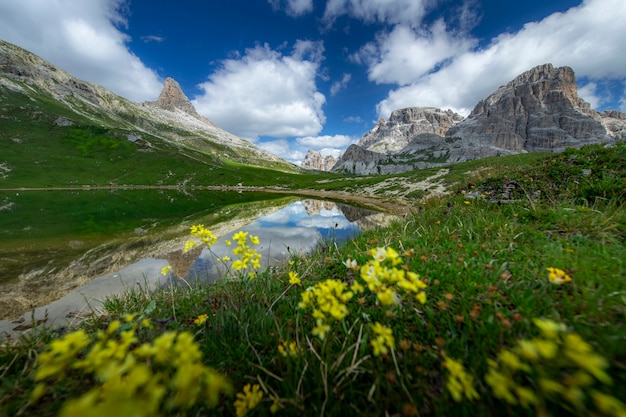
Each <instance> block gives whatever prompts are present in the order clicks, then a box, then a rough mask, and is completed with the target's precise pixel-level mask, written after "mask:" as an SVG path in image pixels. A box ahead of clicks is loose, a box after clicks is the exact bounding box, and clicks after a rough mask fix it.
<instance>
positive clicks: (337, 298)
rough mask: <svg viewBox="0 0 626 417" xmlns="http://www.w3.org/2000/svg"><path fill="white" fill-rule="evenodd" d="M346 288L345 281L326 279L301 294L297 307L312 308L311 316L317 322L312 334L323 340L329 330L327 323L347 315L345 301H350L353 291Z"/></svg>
mask: <svg viewBox="0 0 626 417" xmlns="http://www.w3.org/2000/svg"><path fill="white" fill-rule="evenodd" d="M346 290H347V285H346V283H345V282H341V281H339V280H336V279H327V280H326V281H322V282H318V283H317V284H315V285H314V286H313V287H309V288H307V289H306V290H305V291H304V292H303V293H302V294H301V297H302V301H300V304H299V305H298V307H300V308H302V309H307V308H312V309H313V317H314V318H315V319H316V323H317V324H316V326H315V328H314V329H313V335H314V336H317V337H319V338H320V339H322V340H323V339H324V338H325V337H326V333H327V332H328V331H329V330H330V325H329V324H328V323H329V322H330V321H331V320H336V321H339V320H343V318H344V317H346V316H347V315H348V307H347V306H346V303H347V302H348V301H350V299H351V298H352V296H353V295H354V293H353V292H352V291H346Z"/></svg>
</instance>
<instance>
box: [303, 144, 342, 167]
mask: <svg viewBox="0 0 626 417" xmlns="http://www.w3.org/2000/svg"><path fill="white" fill-rule="evenodd" d="M335 162H337V160H336V159H335V158H334V157H333V156H332V155H326V156H323V155H322V154H321V153H320V152H317V151H314V150H313V149H309V151H308V152H307V154H306V156H305V157H304V160H303V161H302V164H301V166H302V168H308V169H316V170H318V171H330V170H331V168H332V167H333V166H334V165H335Z"/></svg>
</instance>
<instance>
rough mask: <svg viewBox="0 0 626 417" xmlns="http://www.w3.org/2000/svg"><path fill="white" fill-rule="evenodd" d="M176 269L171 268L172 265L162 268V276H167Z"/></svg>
mask: <svg viewBox="0 0 626 417" xmlns="http://www.w3.org/2000/svg"><path fill="white" fill-rule="evenodd" d="M173 270H174V269H173V268H172V267H171V266H170V265H166V266H164V267H163V268H161V274H162V275H167V274H169V273H170V272H172V271H173Z"/></svg>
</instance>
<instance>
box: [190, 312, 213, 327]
mask: <svg viewBox="0 0 626 417" xmlns="http://www.w3.org/2000/svg"><path fill="white" fill-rule="evenodd" d="M208 318H209V315H208V314H200V315H199V316H198V317H196V318H195V319H194V320H193V324H195V325H196V326H202V325H203V324H204V323H205V322H206V321H207V320H208Z"/></svg>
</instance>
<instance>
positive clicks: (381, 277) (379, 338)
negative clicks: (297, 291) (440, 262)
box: [299, 247, 426, 356]
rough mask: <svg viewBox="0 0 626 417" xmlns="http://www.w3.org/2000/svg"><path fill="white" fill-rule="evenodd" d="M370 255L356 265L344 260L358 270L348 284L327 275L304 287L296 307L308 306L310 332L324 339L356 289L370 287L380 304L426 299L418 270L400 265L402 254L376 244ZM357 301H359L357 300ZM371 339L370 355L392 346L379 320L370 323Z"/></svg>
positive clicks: (390, 336) (385, 351)
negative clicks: (309, 311) (316, 282)
mask: <svg viewBox="0 0 626 417" xmlns="http://www.w3.org/2000/svg"><path fill="white" fill-rule="evenodd" d="M368 254H369V255H370V256H371V257H372V259H371V260H370V261H368V262H367V263H366V264H365V265H363V266H359V265H358V264H357V263H356V261H354V260H353V259H348V260H347V261H345V262H344V265H345V266H346V267H347V268H350V269H352V270H354V271H360V274H359V276H360V279H359V278H357V280H355V281H354V282H353V283H352V285H351V286H350V287H349V288H348V286H347V284H346V283H344V282H342V281H339V280H335V279H328V280H326V281H323V282H320V283H318V284H316V285H314V286H313V287H309V288H307V289H306V290H305V291H304V292H303V293H302V294H301V297H302V301H301V302H300V304H299V307H300V308H302V309H309V308H310V309H311V310H312V311H313V317H314V318H315V319H316V325H315V327H314V328H313V331H312V334H313V335H314V336H317V337H318V338H320V339H322V340H323V339H324V338H325V337H326V334H327V333H328V332H329V331H330V324H331V323H332V322H333V321H341V320H343V319H344V318H345V317H346V316H347V315H348V306H347V303H348V302H349V301H350V300H351V299H352V298H353V296H354V295H355V294H357V293H364V292H366V291H370V292H371V293H373V294H375V295H376V299H377V300H378V302H379V303H380V304H381V305H382V306H394V305H399V304H401V303H402V301H403V300H407V301H408V299H410V300H417V301H418V302H419V303H421V304H424V303H425V302H426V292H425V291H424V290H425V288H426V284H425V283H424V282H423V281H421V280H420V277H419V275H418V274H416V273H414V272H410V271H407V270H406V269H405V268H404V267H403V266H401V265H402V264H403V259H402V257H401V256H400V255H399V254H398V252H396V251H395V250H394V249H393V248H384V247H378V248H374V249H371V250H369V251H368ZM360 304H361V303H360ZM370 329H371V330H372V333H373V335H372V339H371V341H370V344H371V346H372V349H373V351H374V356H380V355H386V354H388V353H389V351H390V350H392V349H394V348H395V340H394V337H393V332H392V330H391V329H390V328H388V327H385V326H383V325H382V324H381V323H378V322H376V323H374V324H372V325H371V326H370Z"/></svg>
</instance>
